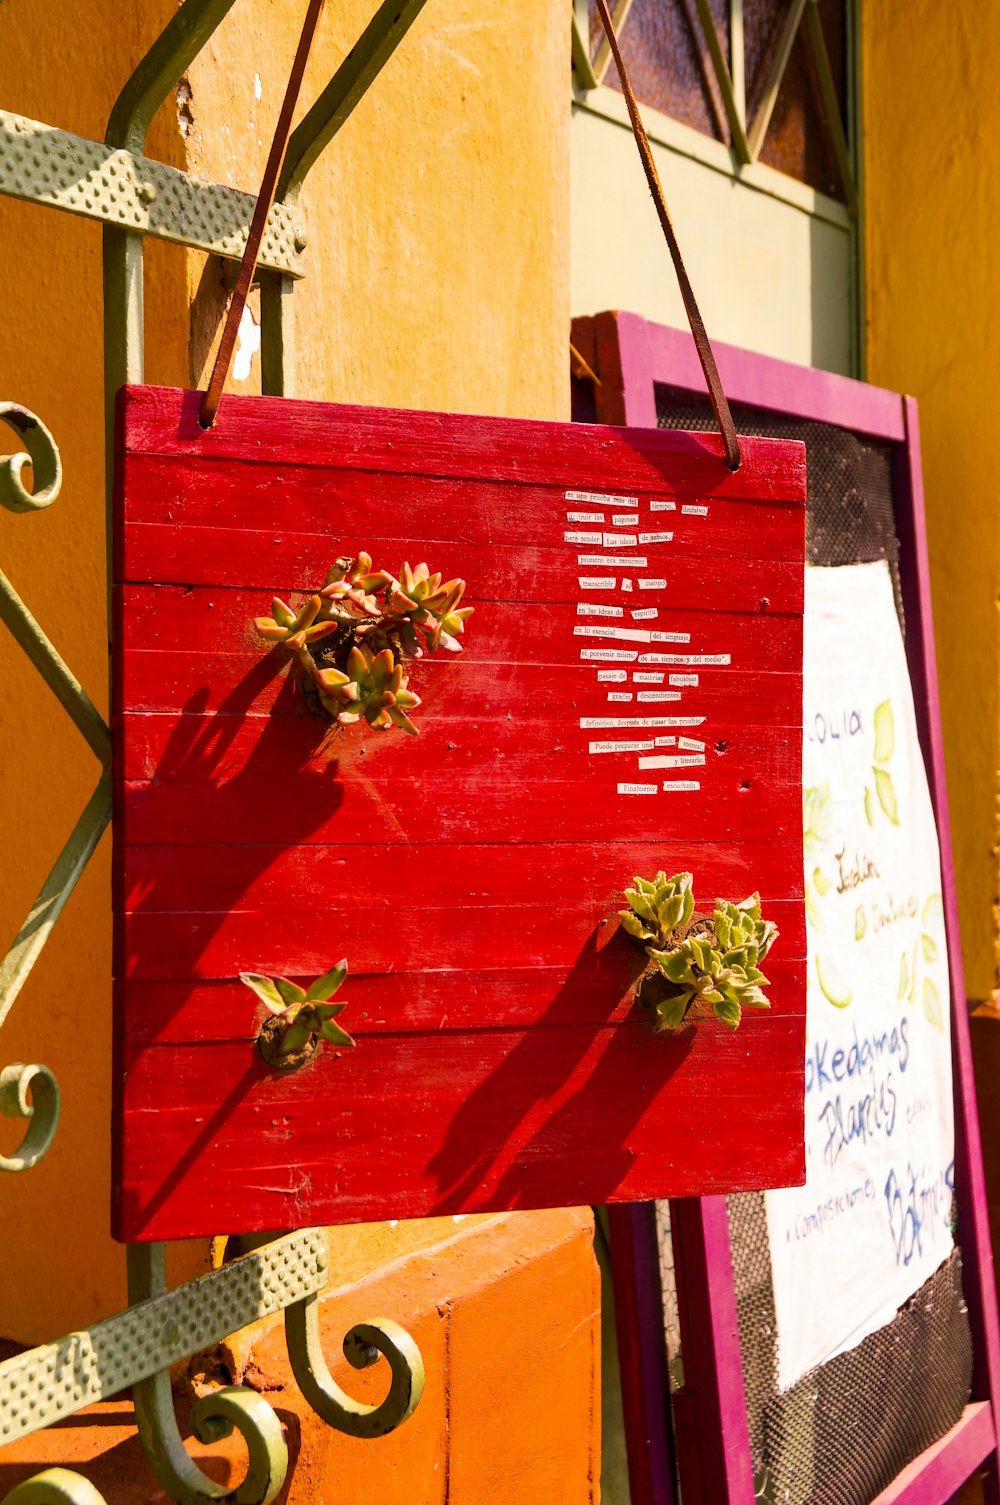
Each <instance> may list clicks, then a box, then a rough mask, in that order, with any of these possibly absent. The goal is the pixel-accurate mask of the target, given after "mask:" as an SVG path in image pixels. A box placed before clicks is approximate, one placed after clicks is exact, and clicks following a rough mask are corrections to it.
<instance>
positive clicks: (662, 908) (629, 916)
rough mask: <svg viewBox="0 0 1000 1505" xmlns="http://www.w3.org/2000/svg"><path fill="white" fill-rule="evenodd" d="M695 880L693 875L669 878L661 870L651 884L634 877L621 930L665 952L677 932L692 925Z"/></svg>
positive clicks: (627, 891)
mask: <svg viewBox="0 0 1000 1505" xmlns="http://www.w3.org/2000/svg"><path fill="white" fill-rule="evenodd" d="M693 881H694V880H693V879H692V876H691V874H690V873H675V874H674V876H673V877H672V878H668V877H667V875H666V873H664V872H662V871H661V872H659V873H657V875H656V877H655V878H654V879H652V881H650V880H649V879H648V878H640V877H638V876H637V877H635V878H633V880H632V882H633V885H634V887H632V888H627V889H626V890H625V897H626V899H627V900H628V902H629V907H628V909H623V910H621V911H620V913H621V921H622V929H623V930H624V931H626V933H627V934H628V935H630V936H631V937H632V938H633V940H636V941H639V942H640V943H641V944H642V945H644V946H646V947H650V946H655V947H657V948H658V949H660V950H663V949H664V948H665V947H666V946H668V945H669V944H670V939H671V936H672V935H673V933H674V931H675V930H678V929H680V928H682V927H684V926H686V925H689V924H690V923H691V918H692V916H693V914H694V893H693V890H692V886H691V885H692V883H693Z"/></svg>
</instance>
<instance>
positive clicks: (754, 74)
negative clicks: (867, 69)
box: [743, 0, 847, 200]
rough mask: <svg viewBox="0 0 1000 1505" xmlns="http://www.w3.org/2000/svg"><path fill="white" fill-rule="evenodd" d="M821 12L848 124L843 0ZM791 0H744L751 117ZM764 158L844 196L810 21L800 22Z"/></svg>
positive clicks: (833, 0)
mask: <svg viewBox="0 0 1000 1505" xmlns="http://www.w3.org/2000/svg"><path fill="white" fill-rule="evenodd" d="M818 8H819V16H820V21H821V23H822V27H823V36H824V39H825V41H826V50H827V53H828V54H829V58H830V69H831V72H832V73H833V80H834V84H835V86H836V90H837V98H838V100H839V102H840V116H841V124H842V125H843V126H844V128H845V130H846V124H847V122H846V117H847V109H846V95H847V38H846V28H845V24H844V3H843V0H820V3H819V7H818ZM787 13H788V0H743V14H744V22H743V24H744V35H745V38H746V79H747V114H748V116H749V118H750V120H751V122H752V121H753V119H754V116H755V115H756V113H757V110H758V108H759V106H760V102H761V96H762V95H763V93H764V90H765V87H766V85H767V79H768V74H769V71H770V68H771V63H772V60H773V57H774V54H775V51H776V49H777V45H778V39H779V36H780V33H781V26H782V22H783V21H784V18H785V16H786V15H787ZM760 160H761V161H762V162H766V163H768V165H769V166H771V167H776V168H777V169H778V171H779V172H784V173H787V174H788V175H789V177H792V178H798V180H799V182H800V183H808V184H809V185H810V186H811V187H812V188H818V189H819V190H820V191H821V192H822V193H826V194H829V195H830V196H831V197H832V198H836V199H840V200H843V198H844V188H843V184H842V183H841V181H840V173H839V172H838V170H837V159H836V157H835V156H834V154H833V150H832V148H831V146H830V135H829V131H828V130H827V126H826V122H825V121H824V119H823V110H822V106H821V104H820V95H819V88H818V86H817V83H816V79H815V76H814V67H813V59H812V51H811V49H810V47H809V46H808V43H807V42H806V35H805V27H804V25H800V26H799V31H798V35H797V36H796V39H795V44H794V46H793V47H792V52H791V56H790V57H789V59H788V67H787V68H786V70H785V75H784V78H783V79H782V83H781V88H780V89H779V91H778V98H777V101H776V102H775V106H774V113H773V114H772V116H771V123H770V125H769V126H768V129H767V135H766V136H765V137H764V144H763V146H762V147H761V152H760Z"/></svg>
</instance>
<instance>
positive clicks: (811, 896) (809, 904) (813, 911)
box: [804, 878, 825, 930]
mask: <svg viewBox="0 0 1000 1505" xmlns="http://www.w3.org/2000/svg"><path fill="white" fill-rule="evenodd" d="M804 893H805V901H806V914H807V915H808V917H809V923H810V925H812V926H813V928H814V929H815V930H823V929H825V926H824V924H823V916H822V915H821V914H820V912H819V906H818V904H817V903H816V890H815V889H814V888H813V885H812V884H811V883H810V882H809V879H808V878H807V879H806V881H805V890H804Z"/></svg>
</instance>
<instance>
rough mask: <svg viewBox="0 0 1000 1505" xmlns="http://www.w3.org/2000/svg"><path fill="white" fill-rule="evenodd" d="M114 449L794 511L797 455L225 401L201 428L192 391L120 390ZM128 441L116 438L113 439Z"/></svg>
mask: <svg viewBox="0 0 1000 1505" xmlns="http://www.w3.org/2000/svg"><path fill="white" fill-rule="evenodd" d="M118 404H119V405H118V421H119V428H118V438H117V446H116V452H117V454H119V455H125V454H147V455H148V454H155V455H164V456H171V455H177V456H179V457H181V458H184V457H189V458H190V457H193V458H199V459H203V460H206V461H213V460H219V459H223V460H229V459H235V460H252V461H253V462H254V463H255V464H258V465H267V466H283V465H288V466H317V465H318V466H323V467H326V466H329V465H330V463H331V457H332V456H333V455H334V454H335V455H336V458H337V463H338V465H340V466H343V467H347V468H350V469H352V470H355V469H356V470H374V471H389V472H394V473H403V474H407V475H413V476H431V477H449V476H461V477H463V478H466V479H475V478H481V479H483V480H487V481H509V482H513V483H518V482H520V483H532V484H535V485H537V484H539V483H540V482H541V483H543V484H548V485H553V486H564V487H568V488H587V489H590V490H598V489H601V490H607V491H611V492H622V491H625V490H628V489H633V490H634V489H641V490H645V491H650V492H652V491H659V492H662V493H663V494H664V495H678V494H680V493H681V492H684V493H686V494H688V495H692V496H727V497H729V496H734V497H735V496H745V497H752V498H754V499H757V500H768V501H788V502H798V503H800V504H802V505H803V506H804V504H805V452H804V450H803V449H802V448H801V447H800V446H793V445H787V444H784V443H782V442H780V441H777V440H773V439H744V440H742V441H741V453H742V456H743V464H742V465H741V467H740V469H739V470H738V471H736V472H735V473H732V472H730V471H729V470H728V469H727V468H726V466H725V464H724V463H723V462H722V453H723V451H722V444H721V441H720V440H719V438H718V436H717V435H715V434H680V433H673V434H656V435H649V434H646V433H644V432H642V431H641V430H636V429H632V430H612V429H609V428H606V427H604V426H603V425H589V424H567V423H546V422H537V421H534V420H531V419H523V418H483V417H480V416H472V415H467V414H462V415H455V414H451V413H428V412H417V411H409V410H405V409H389V408H364V407H352V406H349V405H347V404H343V405H341V404H336V405H335V404H333V403H319V402H295V401H292V400H290V399H289V398H284V397H281V398H275V397H249V398H247V397H236V396H233V397H232V398H231V399H230V400H228V401H227V403H226V421H225V423H218V424H216V425H215V427H214V428H212V429H209V430H207V431H206V430H204V429H202V428H201V426H200V425H199V423H198V412H199V399H198V394H197V393H196V392H177V391H175V390H173V389H172V388H169V387H125V388H123V389H122V391H121V392H120V393H119V399H118ZM125 435H127V439H125V438H124V437H123V436H125Z"/></svg>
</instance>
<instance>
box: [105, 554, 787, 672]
mask: <svg viewBox="0 0 1000 1505" xmlns="http://www.w3.org/2000/svg"><path fill="white" fill-rule="evenodd" d="M323 557H324V558H325V556H323ZM314 573H315V572H314ZM320 578H322V574H321V576H320ZM510 583H511V584H513V583H514V582H510ZM520 583H521V585H522V586H523V587H524V594H525V596H527V595H528V593H529V591H530V589H531V583H530V582H529V581H527V580H521V582H520ZM283 589H284V586H283V585H282V584H281V582H280V581H277V580H275V581H272V582H269V583H268V584H267V585H266V586H264V587H263V588H260V589H253V590H250V589H239V588H238V587H228V588H227V587H222V586H194V587H192V586H190V585H143V584H139V585H124V586H120V587H118V590H119V591H120V594H121V597H122V602H123V606H124V609H125V611H126V613H127V620H128V627H129V643H128V645H127V646H128V649H129V650H130V651H135V652H140V651H145V652H152V651H156V652H160V651H163V650H165V649H170V648H175V647H176V646H177V644H178V642H181V643H183V645H184V651H185V652H186V653H190V654H192V655H193V656H196V657H197V656H200V655H201V654H203V653H210V654H213V655H218V656H220V658H221V656H223V655H226V654H232V655H233V656H234V658H235V659H236V660H238V661H239V664H240V666H241V668H245V667H246V666H249V665H250V664H254V663H259V662H260V658H261V654H262V652H264V651H265V649H266V647H267V645H266V644H265V643H264V642H263V641H262V639H261V638H260V637H259V636H258V635H257V632H256V629H255V628H254V625H253V624H254V618H255V617H260V616H270V613H271V597H272V595H273V594H274V593H275V592H277V591H281V590H283ZM477 591H478V586H477V585H473V584H471V583H470V586H469V589H468V590H467V591H466V594H465V598H464V600H463V605H464V604H465V601H468V602H470V603H471V604H472V605H474V606H475V607H476V617H477V619H476V620H475V621H470V622H469V625H468V628H467V631H466V635H465V639H464V649H463V651H462V653H461V654H457V655H450V656H448V657H446V658H444V659H441V658H440V656H436V657H428V658H427V661H426V663H424V664H420V665H419V666H415V667H419V668H420V669H425V668H427V669H439V668H442V667H443V668H447V669H448V670H449V671H450V670H451V669H452V668H456V667H458V666H459V665H464V664H467V663H470V662H475V663H477V664H479V663H487V662H488V663H497V664H504V665H506V666H508V667H510V668H513V667H516V666H518V665H520V664H525V663H530V664H544V665H546V666H552V665H564V666H565V665H572V666H573V667H575V668H578V667H579V664H580V655H579V649H580V648H581V647H582V646H583V644H582V643H579V642H577V641H576V640H575V637H574V633H573V629H574V627H584V626H591V627H598V626H601V625H602V619H601V618H600V617H595V616H594V615H592V614H587V613H581V612H579V611H578V610H577V604H578V602H583V603H584V604H589V605H593V604H597V605H604V604H606V603H607V602H609V601H610V602H615V603H621V602H622V601H623V598H622V597H621V596H620V595H617V594H614V595H609V594H608V593H607V592H595V591H585V590H574V591H572V592H571V596H572V599H571V600H569V601H564V602H546V601H540V600H538V599H535V600H531V601H528V602H527V603H526V607H525V608H522V609H520V610H517V611H512V610H511V609H510V605H509V602H503V601H499V602H498V601H487V600H486V599H485V598H484V597H483V596H482V594H481V592H480V593H478V594H477ZM306 594H307V593H306V592H304V591H294V592H290V593H289V597H288V599H289V601H290V604H291V605H293V606H300V605H302V603H303V602H304V601H305V599H306ZM758 604H759V603H758V602H754V609H753V611H752V612H749V613H745V614H742V615H741V614H739V613H737V612H736V611H735V609H734V608H733V607H732V603H731V602H730V601H727V603H726V609H725V610H722V609H721V608H720V609H719V610H716V611H708V610H706V609H705V600H704V598H702V599H701V600H700V601H699V603H698V606H697V607H695V608H691V609H684V608H682V607H680V606H679V605H678V604H677V601H676V600H675V598H674V595H673V593H672V591H670V590H668V591H667V592H665V593H664V592H660V591H649V592H643V593H642V594H641V595H640V594H638V593H636V599H635V600H634V601H633V602H632V603H630V605H629V606H625V605H622V614H621V616H620V617H617V618H614V619H604V620H603V625H605V626H607V627H615V626H618V627H630V628H645V629H648V630H649V631H658V630H661V631H662V630H664V629H666V630H668V631H670V632H680V633H685V634H686V635H687V637H688V639H689V645H688V646H690V648H691V649H692V651H694V652H699V653H708V652H712V651H714V650H715V649H716V648H717V647H718V646H719V644H720V639H722V638H724V639H725V642H724V645H723V646H724V647H725V648H726V650H727V651H729V652H730V653H731V654H732V656H733V666H734V667H736V668H739V667H740V663H741V660H742V661H745V662H747V663H752V664H754V665H755V666H763V667H764V668H765V669H766V668H768V666H770V665H774V666H775V672H783V673H789V672H792V671H790V670H789V669H788V667H787V665H788V663H789V660H791V661H793V662H794V656H795V654H796V652H797V651H798V648H799V644H800V642H801V636H802V623H801V621H800V619H799V617H798V616H797V615H789V614H783V613H780V612H777V611H775V610H773V609H771V608H768V609H767V610H766V611H758V609H757V607H758ZM649 607H653V608H654V609H655V610H656V611H657V613H658V615H657V616H656V617H655V618H653V619H642V620H639V621H635V620H633V618H632V615H631V612H632V610H633V609H637V610H640V611H641V610H643V609H644V608H646V609H648V608H649ZM482 622H485V623H486V631H485V633H483V632H480V631H479V630H478V629H479V627H480V623H482ZM474 629H475V630H474ZM648 646H649V648H650V649H652V648H653V647H654V646H655V645H654V644H653V643H650V644H649V645H648ZM779 665H781V666H784V667H782V668H781V669H780V670H779V669H778V666H779ZM703 672H706V673H709V672H711V673H712V674H716V673H717V671H714V670H713V671H708V670H705V671H703Z"/></svg>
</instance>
